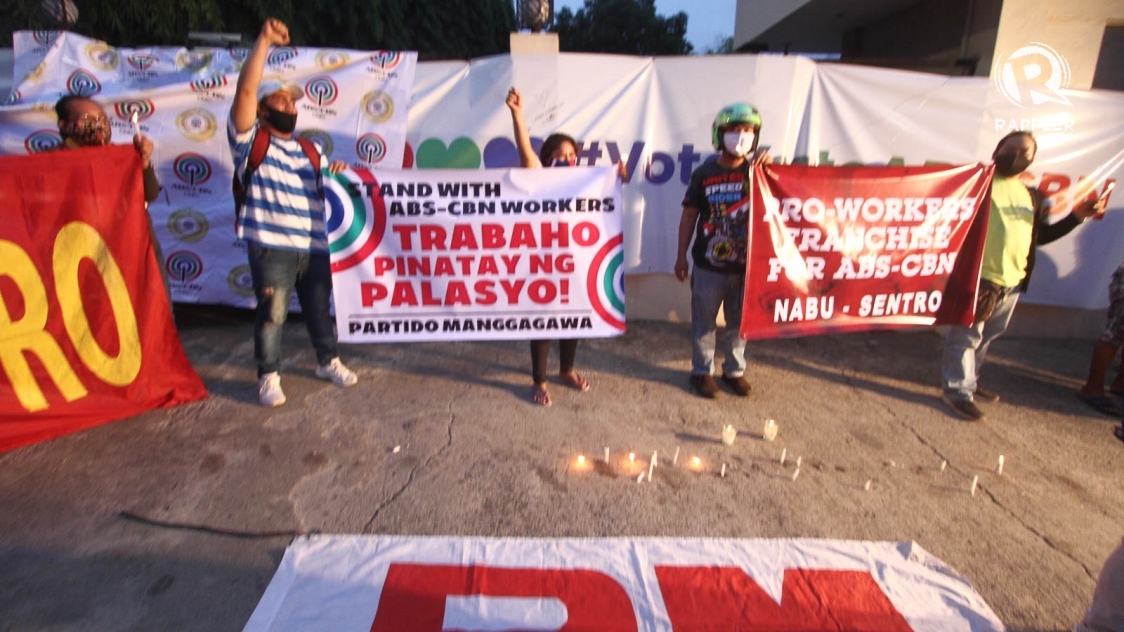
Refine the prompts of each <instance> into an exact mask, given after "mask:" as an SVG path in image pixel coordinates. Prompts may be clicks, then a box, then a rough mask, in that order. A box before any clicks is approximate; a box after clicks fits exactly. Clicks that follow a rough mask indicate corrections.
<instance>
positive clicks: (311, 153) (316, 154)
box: [295, 136, 324, 198]
mask: <svg viewBox="0 0 1124 632" xmlns="http://www.w3.org/2000/svg"><path fill="white" fill-rule="evenodd" d="M295 138H296V140H297V142H298V143H300V146H301V149H303V150H304V155H305V156H308V159H309V161H311V162H312V170H313V171H315V172H316V193H317V195H319V196H320V197H321V198H323V197H324V176H323V175H322V174H321V173H320V151H319V150H318V149H316V143H314V142H312V141H311V140H309V139H307V138H303V137H301V136H296V137H295Z"/></svg>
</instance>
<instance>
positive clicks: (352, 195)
mask: <svg viewBox="0 0 1124 632" xmlns="http://www.w3.org/2000/svg"><path fill="white" fill-rule="evenodd" d="M326 189H327V191H326V193H327V198H328V204H329V208H330V211H329V213H330V216H329V218H328V231H329V234H328V240H329V243H330V247H331V251H332V271H333V274H332V284H333V288H334V290H333V293H334V296H335V306H336V322H337V325H338V329H339V336H340V341H342V342H407V341H433V340H496V339H514V340H527V339H530V338H574V337H581V338H591V337H604V336H617V335H620V334H622V333H624V327H625V324H624V323H625V310H624V267H623V259H624V255H623V252H624V234H623V232H622V228H621V224H622V222H621V188H620V179H619V177H618V176H617V173H616V170H615V169H613V168H612V167H596V168H586V167H575V168H571V169H485V170H483V171H475V172H466V171H464V170H456V169H433V170H424V171H422V170H418V171H380V172H371V171H368V170H362V169H361V170H358V171H349V172H345V173H343V174H340V175H338V176H335V177H333V178H331V179H330V180H329V181H328V183H327V187H326Z"/></svg>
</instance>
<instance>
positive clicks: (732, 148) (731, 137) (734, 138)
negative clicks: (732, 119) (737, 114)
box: [722, 132, 756, 157]
mask: <svg viewBox="0 0 1124 632" xmlns="http://www.w3.org/2000/svg"><path fill="white" fill-rule="evenodd" d="M755 137H756V134H754V133H753V132H726V133H725V134H723V135H722V146H723V147H725V148H726V151H727V152H729V153H731V154H733V155H735V156H738V157H744V156H745V155H747V154H748V153H749V152H750V151H752V150H753V139H754V138H755Z"/></svg>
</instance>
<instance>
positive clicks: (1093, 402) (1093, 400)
mask: <svg viewBox="0 0 1124 632" xmlns="http://www.w3.org/2000/svg"><path fill="white" fill-rule="evenodd" d="M1077 396H1078V397H1080V398H1081V401H1083V402H1085V403H1086V404H1088V405H1089V407H1090V408H1094V409H1096V411H1097V412H1100V413H1104V414H1106V415H1110V416H1112V417H1120V405H1119V404H1117V403H1116V400H1114V399H1112V398H1111V397H1109V396H1107V395H1100V396H1097V397H1092V396H1089V395H1085V394H1084V393H1077Z"/></svg>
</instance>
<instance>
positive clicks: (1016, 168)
mask: <svg viewBox="0 0 1124 632" xmlns="http://www.w3.org/2000/svg"><path fill="white" fill-rule="evenodd" d="M1029 166H1030V158H1027V157H1026V155H1025V154H998V155H997V156H995V171H996V172H997V173H998V174H999V175H1001V176H1003V177H1005V178H1013V177H1015V176H1017V175H1019V174H1020V173H1022V172H1024V171H1026V169H1027V167H1029Z"/></svg>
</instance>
